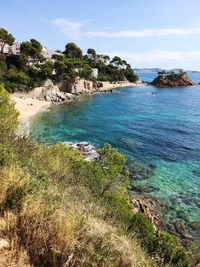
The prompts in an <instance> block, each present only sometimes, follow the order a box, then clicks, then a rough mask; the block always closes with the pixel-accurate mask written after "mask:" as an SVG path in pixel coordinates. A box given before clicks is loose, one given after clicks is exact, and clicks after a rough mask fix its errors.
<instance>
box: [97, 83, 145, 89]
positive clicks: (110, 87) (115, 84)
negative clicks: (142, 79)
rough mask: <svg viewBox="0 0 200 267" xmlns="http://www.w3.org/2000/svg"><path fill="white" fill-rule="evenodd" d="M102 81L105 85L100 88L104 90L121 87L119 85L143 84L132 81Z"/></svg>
mask: <svg viewBox="0 0 200 267" xmlns="http://www.w3.org/2000/svg"><path fill="white" fill-rule="evenodd" d="M102 83H103V87H102V88H100V89H103V90H110V89H114V88H119V87H129V86H140V85H143V84H137V83H131V82H116V83H110V82H102Z"/></svg>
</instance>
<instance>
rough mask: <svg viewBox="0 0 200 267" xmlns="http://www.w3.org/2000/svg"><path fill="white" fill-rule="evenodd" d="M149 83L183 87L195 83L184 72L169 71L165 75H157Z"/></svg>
mask: <svg viewBox="0 0 200 267" xmlns="http://www.w3.org/2000/svg"><path fill="white" fill-rule="evenodd" d="M151 85H153V86H156V87H184V86H192V85H196V84H195V83H194V82H193V81H192V80H191V79H190V78H189V77H188V76H187V74H186V73H184V72H183V73H182V72H180V73H171V74H166V75H159V76H158V77H157V78H155V79H154V80H153V82H152V83H151Z"/></svg>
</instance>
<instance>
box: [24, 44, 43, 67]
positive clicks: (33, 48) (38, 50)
mask: <svg viewBox="0 0 200 267" xmlns="http://www.w3.org/2000/svg"><path fill="white" fill-rule="evenodd" d="M20 51H21V53H22V54H24V55H26V56H27V57H31V58H32V59H33V62H34V63H38V61H39V60H44V58H43V56H42V45H41V44H40V42H38V41H37V40H35V39H31V40H30V42H22V43H21V46H20Z"/></svg>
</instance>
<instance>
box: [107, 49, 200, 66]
mask: <svg viewBox="0 0 200 267" xmlns="http://www.w3.org/2000/svg"><path fill="white" fill-rule="evenodd" d="M105 54H106V53H105ZM107 54H109V55H110V56H111V57H112V56H115V55H118V56H120V57H122V58H124V59H126V60H127V61H128V62H130V63H131V64H132V65H133V66H134V67H161V68H180V67H181V68H184V69H190V68H192V69H194V68H196V69H198V70H200V50H195V51H187V52H185V51H171V50H153V51H149V52H144V53H139V52H138V53H126V52H120V51H118V52H117V51H116V52H112V53H107ZM193 66H194V67H193Z"/></svg>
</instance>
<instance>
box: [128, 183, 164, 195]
mask: <svg viewBox="0 0 200 267" xmlns="http://www.w3.org/2000/svg"><path fill="white" fill-rule="evenodd" d="M131 190H133V191H135V192H138V193H151V192H154V191H159V188H157V187H154V186H151V185H138V186H132V187H131Z"/></svg>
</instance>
